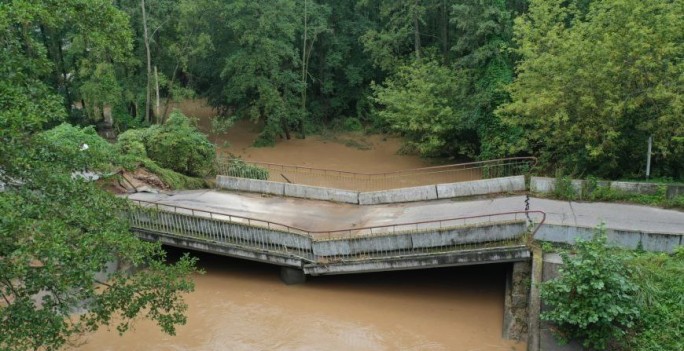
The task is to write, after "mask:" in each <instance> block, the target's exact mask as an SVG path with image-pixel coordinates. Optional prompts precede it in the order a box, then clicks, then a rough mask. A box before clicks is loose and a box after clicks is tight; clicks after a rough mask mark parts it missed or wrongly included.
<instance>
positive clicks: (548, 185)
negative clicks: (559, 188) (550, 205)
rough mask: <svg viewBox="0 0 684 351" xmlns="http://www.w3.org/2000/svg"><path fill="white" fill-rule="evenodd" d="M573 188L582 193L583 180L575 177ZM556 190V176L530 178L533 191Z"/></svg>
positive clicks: (545, 192) (542, 192)
mask: <svg viewBox="0 0 684 351" xmlns="http://www.w3.org/2000/svg"><path fill="white" fill-rule="evenodd" d="M571 182H572V188H573V189H574V190H575V193H577V194H578V195H581V194H582V184H583V181H582V180H578V179H573V180H572V181H571ZM555 190H556V178H548V177H532V178H531V179H530V191H531V192H533V193H541V194H548V193H552V192H554V191H555Z"/></svg>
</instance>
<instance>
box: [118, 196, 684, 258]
mask: <svg viewBox="0 0 684 351" xmlns="http://www.w3.org/2000/svg"><path fill="white" fill-rule="evenodd" d="M129 198H131V199H139V200H145V201H152V202H159V203H162V204H169V205H175V206H185V207H189V208H195V209H201V210H206V211H213V212H217V213H223V214H231V215H238V216H244V217H250V218H255V219H260V220H268V221H271V222H275V223H281V224H284V225H288V226H292V227H298V228H302V229H305V230H308V231H329V230H341V229H349V228H362V227H371V226H380V225H388V224H397V223H412V222H420V221H431V220H440V219H445V218H457V217H465V216H476V215H482V214H492V213H501V212H511V211H523V210H524V209H525V202H524V201H525V196H509V197H501V198H494V199H480V200H472V201H452V200H433V201H421V202H409V203H400V204H385V205H370V206H358V205H351V204H343V203H333V202H327V201H316V200H308V199H297V198H283V197H269V196H264V195H261V194H249V193H228V192H219V191H214V190H193V191H181V192H176V193H169V194H148V193H137V194H131V195H129ZM530 210H541V211H545V212H546V213H547V219H546V223H547V224H555V225H562V226H580V227H586V228H594V227H596V226H597V225H598V224H600V223H601V222H603V223H604V224H605V226H606V228H608V229H614V230H627V231H641V232H645V233H657V234H684V212H682V211H676V210H666V209H660V208H653V207H646V206H638V205H626V204H615V203H581V202H568V201H558V200H549V199H539V198H531V201H530ZM477 220H478V219H475V220H473V221H477ZM479 220H480V221H482V222H486V221H488V220H489V219H488V218H486V217H485V218H481V219H479ZM668 245H669V244H668Z"/></svg>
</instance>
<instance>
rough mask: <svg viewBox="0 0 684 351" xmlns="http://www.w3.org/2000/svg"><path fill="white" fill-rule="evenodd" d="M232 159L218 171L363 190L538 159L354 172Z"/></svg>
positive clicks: (506, 169)
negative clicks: (241, 164)
mask: <svg viewBox="0 0 684 351" xmlns="http://www.w3.org/2000/svg"><path fill="white" fill-rule="evenodd" d="M234 160H238V159H234V158H225V157H224V158H222V157H219V158H218V160H217V163H216V170H217V174H218V175H230V176H238V177H244V178H255V179H263V180H270V181H276V182H287V183H294V184H302V185H311V186H319V187H328V188H337V189H345V190H352V191H362V192H366V191H380V190H389V189H397V188H407V187H414V186H421V185H433V184H444V183H456V182H462V181H469V180H480V179H489V178H498V177H507V176H515V175H523V174H527V173H529V172H530V171H531V170H532V168H533V167H534V166H535V165H536V163H537V159H536V158H535V157H513V158H504V159H496V160H488V161H478V162H468V163H459V164H452V165H444V166H434V167H425V168H416V169H410V170H401V171H394V172H382V173H355V172H347V171H340V170H331V169H321V168H311V167H303V166H294V165H281V164H275V163H266V162H253V161H244V160H240V161H241V162H244V163H246V164H248V165H252V166H257V167H258V168H254V167H252V168H247V169H244V168H243V169H240V170H239V171H237V170H236V169H235V168H232V167H234V165H233V164H232V162H233V161H234ZM264 170H267V171H268V173H267V174H266V172H264Z"/></svg>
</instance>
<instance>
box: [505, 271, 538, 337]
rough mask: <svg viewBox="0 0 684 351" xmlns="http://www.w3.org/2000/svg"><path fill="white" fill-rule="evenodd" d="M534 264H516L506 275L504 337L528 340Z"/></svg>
mask: <svg viewBox="0 0 684 351" xmlns="http://www.w3.org/2000/svg"><path fill="white" fill-rule="evenodd" d="M531 273H532V262H531V261H524V262H514V263H513V264H512V265H511V268H509V270H508V272H507V274H506V290H505V296H504V321H503V324H504V325H503V337H504V338H505V339H513V340H526V339H527V324H528V305H529V297H530V280H531Z"/></svg>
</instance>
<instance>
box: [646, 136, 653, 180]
mask: <svg viewBox="0 0 684 351" xmlns="http://www.w3.org/2000/svg"><path fill="white" fill-rule="evenodd" d="M652 147H653V136H652V135H651V136H650V137H648V152H647V153H646V179H648V178H649V177H650V176H651V148H652Z"/></svg>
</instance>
